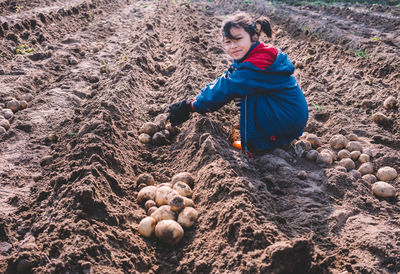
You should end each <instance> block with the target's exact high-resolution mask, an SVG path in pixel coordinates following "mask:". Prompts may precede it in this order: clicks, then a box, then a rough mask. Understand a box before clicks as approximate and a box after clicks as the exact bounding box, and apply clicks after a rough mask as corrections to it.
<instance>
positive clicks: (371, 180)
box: [362, 174, 377, 184]
mask: <svg viewBox="0 0 400 274" xmlns="http://www.w3.org/2000/svg"><path fill="white" fill-rule="evenodd" d="M362 179H363V180H364V181H366V182H367V183H370V184H373V183H375V182H376V181H377V180H376V177H375V175H373V174H366V175H364V176H362Z"/></svg>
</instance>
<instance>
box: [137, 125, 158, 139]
mask: <svg viewBox="0 0 400 274" xmlns="http://www.w3.org/2000/svg"><path fill="white" fill-rule="evenodd" d="M157 131H158V127H157V125H156V124H154V123H152V122H147V123H144V124H143V125H142V127H141V128H140V129H139V132H140V133H146V134H148V135H150V136H153V134H154V133H156V132H157Z"/></svg>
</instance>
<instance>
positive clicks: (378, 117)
mask: <svg viewBox="0 0 400 274" xmlns="http://www.w3.org/2000/svg"><path fill="white" fill-rule="evenodd" d="M372 121H374V122H375V123H377V124H378V125H382V126H387V125H390V123H391V120H390V118H389V117H387V116H386V115H385V114H383V113H381V112H377V113H374V114H373V115H372Z"/></svg>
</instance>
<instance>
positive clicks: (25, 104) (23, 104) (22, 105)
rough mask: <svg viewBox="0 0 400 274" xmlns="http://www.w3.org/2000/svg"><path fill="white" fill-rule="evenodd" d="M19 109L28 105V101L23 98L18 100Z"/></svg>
mask: <svg viewBox="0 0 400 274" xmlns="http://www.w3.org/2000/svg"><path fill="white" fill-rule="evenodd" d="M19 107H20V109H26V108H27V107H28V103H27V102H26V101H25V100H22V101H19Z"/></svg>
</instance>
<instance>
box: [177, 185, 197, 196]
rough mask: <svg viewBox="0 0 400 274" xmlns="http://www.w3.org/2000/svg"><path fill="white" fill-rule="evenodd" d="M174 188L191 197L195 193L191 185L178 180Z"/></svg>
mask: <svg viewBox="0 0 400 274" xmlns="http://www.w3.org/2000/svg"><path fill="white" fill-rule="evenodd" d="M173 189H175V190H176V191H178V193H179V195H182V196H185V197H191V196H192V194H193V191H192V189H191V188H190V186H188V185H187V184H185V183H184V182H176V183H175V184H174V186H173Z"/></svg>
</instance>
